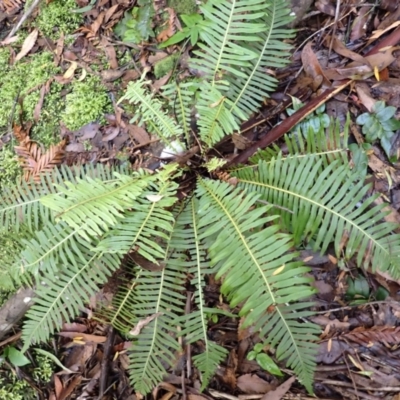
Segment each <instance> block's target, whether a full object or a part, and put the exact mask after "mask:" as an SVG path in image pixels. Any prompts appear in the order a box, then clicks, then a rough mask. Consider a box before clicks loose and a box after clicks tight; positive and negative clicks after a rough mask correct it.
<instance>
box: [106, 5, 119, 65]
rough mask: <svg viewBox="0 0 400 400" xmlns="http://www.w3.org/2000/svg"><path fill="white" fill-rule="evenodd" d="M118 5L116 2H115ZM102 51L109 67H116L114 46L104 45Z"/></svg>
mask: <svg viewBox="0 0 400 400" xmlns="http://www.w3.org/2000/svg"><path fill="white" fill-rule="evenodd" d="M116 5H117V6H118V4H116ZM104 51H105V53H106V55H107V59H108V63H109V64H110V68H111V69H117V68H118V60H117V53H116V51H115V48H114V46H105V47H104Z"/></svg>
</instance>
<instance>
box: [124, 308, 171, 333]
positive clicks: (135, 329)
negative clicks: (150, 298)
mask: <svg viewBox="0 0 400 400" xmlns="http://www.w3.org/2000/svg"><path fill="white" fill-rule="evenodd" d="M163 314H164V313H162V312H158V313H155V314H153V315H150V316H148V317H147V318H144V319H141V320H140V321H139V322H138V323H137V324H136V325H135V326H134V327H133V328H132V329H131V330H130V331H129V332H128V333H129V334H130V335H132V336H137V335H139V333H140V332H141V331H142V329H143V328H144V327H145V326H146V325H148V324H149V323H150V322H151V321H153V319H156V318H157V317H159V316H160V315H163Z"/></svg>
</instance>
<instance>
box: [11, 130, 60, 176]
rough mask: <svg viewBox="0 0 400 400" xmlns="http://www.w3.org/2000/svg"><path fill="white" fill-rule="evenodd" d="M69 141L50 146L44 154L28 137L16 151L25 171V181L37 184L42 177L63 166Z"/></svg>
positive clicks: (15, 148) (16, 147)
mask: <svg viewBox="0 0 400 400" xmlns="http://www.w3.org/2000/svg"><path fill="white" fill-rule="evenodd" d="M66 144H67V141H66V140H65V139H64V140H63V141H61V142H60V143H58V144H56V145H53V146H50V148H49V149H48V150H47V151H46V153H44V154H43V152H42V149H41V147H40V146H39V145H38V144H37V143H36V142H33V141H31V140H30V138H29V137H26V138H25V139H24V140H23V141H22V142H20V144H19V146H15V147H14V150H15V152H16V153H17V155H18V156H19V162H20V164H21V166H22V168H23V170H24V180H25V181H27V182H28V181H30V180H31V179H33V180H34V181H35V182H39V181H40V175H41V174H43V173H45V172H49V171H50V170H52V169H53V168H55V167H57V166H59V165H61V164H62V163H63V161H64V158H65V146H66Z"/></svg>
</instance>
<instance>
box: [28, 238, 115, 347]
mask: <svg viewBox="0 0 400 400" xmlns="http://www.w3.org/2000/svg"><path fill="white" fill-rule="evenodd" d="M88 245H89V244H88V243H87V244H86V246H82V245H79V246H77V247H72V248H71V249H70V251H69V254H68V258H67V260H66V261H68V260H71V259H73V260H74V263H73V264H72V263H71V264H69V263H68V264H63V263H62V262H61V263H59V264H58V268H57V269H58V270H57V271H56V272H55V273H54V275H51V276H50V275H49V274H47V275H46V276H44V277H38V279H37V282H36V286H37V288H36V292H35V293H36V296H35V303H34V305H33V306H32V308H31V309H30V310H29V311H28V313H27V321H26V322H25V323H24V326H23V329H22V339H23V341H24V348H23V351H25V350H26V349H27V348H28V347H29V346H30V345H31V344H34V343H38V342H41V341H46V340H48V339H49V337H50V335H51V334H53V333H54V332H55V331H56V330H60V329H61V327H62V324H63V322H64V321H70V320H71V319H72V318H74V317H76V316H77V315H78V314H79V312H80V310H81V309H82V308H83V307H84V306H85V302H87V301H88V299H89V298H90V297H91V296H93V294H94V293H96V292H97V291H98V290H99V286H100V285H101V284H104V283H105V282H106V281H107V279H108V278H109V277H110V275H111V274H112V273H113V272H114V271H116V270H117V269H118V268H119V261H120V260H119V257H117V256H115V255H112V254H104V255H103V254H98V253H93V252H91V251H90V250H88Z"/></svg>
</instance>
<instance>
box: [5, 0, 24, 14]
mask: <svg viewBox="0 0 400 400" xmlns="http://www.w3.org/2000/svg"><path fill="white" fill-rule="evenodd" d="M24 3H25V1H24V0H2V1H1V2H0V11H3V12H5V13H7V14H12V13H14V12H16V11H17V10H18V9H19V8H21V7H22V6H23V4H24Z"/></svg>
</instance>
